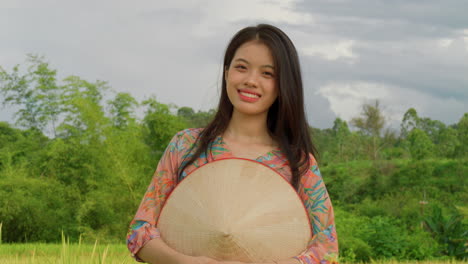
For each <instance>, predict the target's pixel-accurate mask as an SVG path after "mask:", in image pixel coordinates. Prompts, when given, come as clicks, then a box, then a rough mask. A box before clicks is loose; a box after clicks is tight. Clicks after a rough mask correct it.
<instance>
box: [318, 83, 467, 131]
mask: <svg viewBox="0 0 468 264" xmlns="http://www.w3.org/2000/svg"><path fill="white" fill-rule="evenodd" d="M317 94H318V95H321V96H323V97H325V98H327V100H328V101H329V103H330V108H331V110H332V111H333V112H334V113H335V114H336V115H337V116H338V117H340V118H342V119H344V120H347V121H350V120H351V119H352V118H353V117H357V116H359V115H360V113H361V109H362V105H363V104H365V103H367V104H368V103H371V104H372V103H373V102H375V100H378V101H379V102H380V105H381V107H382V112H383V114H384V116H385V117H386V118H387V122H388V124H389V125H390V126H391V127H392V128H394V129H398V128H399V125H400V122H401V120H402V118H403V114H404V113H405V112H406V111H407V110H408V109H409V108H411V107H413V108H415V109H416V111H417V112H418V114H419V116H423V117H431V118H432V119H436V120H445V121H446V122H447V123H448V124H453V123H456V122H458V120H459V119H460V117H461V115H460V116H454V115H451V113H454V112H458V113H463V111H464V109H466V103H465V102H463V101H461V100H459V99H457V98H453V97H452V98H440V97H434V96H432V95H430V94H425V93H421V92H420V91H416V90H411V89H408V88H403V87H395V86H389V85H386V84H382V83H370V82H350V83H329V84H327V85H324V86H322V87H320V88H319V90H318V91H317ZM448 116H449V118H448Z"/></svg>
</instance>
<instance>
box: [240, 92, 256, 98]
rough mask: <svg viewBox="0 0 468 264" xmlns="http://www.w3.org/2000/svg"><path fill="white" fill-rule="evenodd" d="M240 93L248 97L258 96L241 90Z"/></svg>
mask: <svg viewBox="0 0 468 264" xmlns="http://www.w3.org/2000/svg"><path fill="white" fill-rule="evenodd" d="M241 94H242V95H243V96H246V97H250V98H259V97H260V96H259V95H256V94H251V93H243V92H241Z"/></svg>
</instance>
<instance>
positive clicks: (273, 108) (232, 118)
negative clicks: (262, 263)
mask: <svg viewBox="0 0 468 264" xmlns="http://www.w3.org/2000/svg"><path fill="white" fill-rule="evenodd" d="M315 153H316V151H315V148H314V146H313V144H312V142H311V140H310V137H309V133H308V125H307V121H306V117H305V112H304V102H303V88H302V79H301V71H300V66H299V59H298V55H297V52H296V49H295V47H294V45H293V43H292V42H291V40H290V39H289V38H288V37H287V36H286V34H284V33H283V32H282V31H281V30H280V29H278V28H276V27H273V26H271V25H265V24H261V25H258V26H256V27H247V28H244V29H242V30H240V31H239V32H238V33H237V34H236V35H235V36H234V37H233V39H232V40H231V42H230V43H229V45H228V47H227V50H226V53H225V56H224V78H223V81H222V91H221V98H220V102H219V105H218V112H217V113H216V115H215V118H214V120H213V121H212V122H211V123H210V124H209V125H208V126H207V127H206V128H205V129H187V130H184V131H181V132H179V133H177V135H176V136H175V137H174V138H173V139H172V141H171V142H170V143H169V146H168V148H167V149H166V151H165V154H164V156H163V157H162V158H161V160H160V162H159V164H158V168H157V170H156V172H155V175H154V177H153V180H152V182H151V184H150V186H149V188H148V190H147V192H146V194H145V196H144V198H143V201H142V203H141V204H140V207H139V209H138V211H137V214H136V216H135V218H134V220H133V221H132V223H131V227H130V230H129V234H128V240H127V244H128V247H129V249H130V251H131V252H132V254H133V255H134V256H135V257H136V258H137V260H140V261H141V260H144V261H146V262H149V263H166V264H170V263H194V264H195V263H197V264H198V263H200V264H202V263H203V264H205V263H206V264H208V263H210V264H211V263H213V264H216V263H219V264H220V263H239V262H232V261H217V260H214V259H210V258H208V257H192V256H187V255H183V254H181V253H179V252H176V251H175V250H173V249H172V248H170V247H168V246H167V245H166V244H165V243H164V241H163V240H162V239H161V238H160V235H159V230H158V229H157V228H156V222H157V219H158V217H159V213H160V211H161V207H162V205H163V204H164V202H165V200H166V198H167V195H168V194H169V193H170V192H171V191H172V190H173V189H174V187H175V186H176V184H177V182H179V181H180V180H181V179H182V178H184V177H185V176H186V175H187V174H188V173H190V172H191V171H193V170H194V169H195V168H197V167H199V166H201V165H203V164H205V163H207V162H210V161H213V160H217V159H221V158H227V157H239V158H247V159H253V160H257V161H259V162H261V163H264V164H267V165H268V166H270V167H272V168H273V169H275V170H276V171H277V172H278V173H279V174H281V175H282V176H283V177H284V178H285V179H286V180H288V181H289V182H290V183H291V185H292V186H293V187H294V188H295V189H296V190H297V192H298V194H299V197H300V198H301V199H302V201H303V203H304V204H305V207H306V208H307V210H308V213H309V217H310V219H311V226H312V228H313V230H312V234H313V237H312V239H311V241H310V242H309V245H308V249H307V250H306V251H305V252H303V253H302V254H301V255H299V256H296V257H294V258H291V259H286V260H281V261H276V262H275V263H280V264H288V263H291V264H293V263H296V264H297V263H319V262H320V263H334V262H336V261H337V256H338V242H337V237H336V230H335V225H334V215H333V208H332V204H331V201H330V199H329V196H328V193H327V191H326V189H325V185H324V183H323V181H322V178H321V176H320V172H319V170H318V168H317V163H316V161H315V159H314V154H315Z"/></svg>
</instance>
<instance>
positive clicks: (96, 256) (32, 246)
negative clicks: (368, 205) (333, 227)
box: [0, 223, 467, 264]
mask: <svg viewBox="0 0 468 264" xmlns="http://www.w3.org/2000/svg"><path fill="white" fill-rule="evenodd" d="M0 238H1V223H0ZM48 263H53V264H85V263H86V264H105V263H109V264H125V263H137V262H135V260H133V258H131V257H130V254H129V252H128V250H127V247H126V245H124V244H107V245H103V244H100V243H99V242H98V241H96V242H95V243H94V244H86V243H81V241H79V242H78V243H70V242H69V241H68V240H67V239H66V238H65V237H64V236H63V235H62V243H61V244H46V243H24V244H6V243H2V241H1V240H0V264H48ZM372 263H375V264H380V263H382V264H404V263H408V264H409V263H415V264H416V263H417V264H458V263H467V262H460V261H421V262H416V261H412V262H397V261H372Z"/></svg>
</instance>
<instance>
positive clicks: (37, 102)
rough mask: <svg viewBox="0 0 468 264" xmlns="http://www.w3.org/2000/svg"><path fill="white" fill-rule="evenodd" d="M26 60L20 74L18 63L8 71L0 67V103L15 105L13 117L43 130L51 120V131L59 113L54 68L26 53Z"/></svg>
mask: <svg viewBox="0 0 468 264" xmlns="http://www.w3.org/2000/svg"><path fill="white" fill-rule="evenodd" d="M27 63H28V64H30V66H29V67H28V70H27V72H26V73H24V74H22V73H21V71H20V68H19V65H17V66H15V67H14V68H13V70H12V72H11V73H8V72H7V71H5V70H4V69H3V68H0V92H1V93H2V94H3V95H4V97H5V98H4V101H3V104H4V105H7V104H10V105H17V106H18V107H19V110H18V111H17V112H16V113H15V117H16V123H17V124H19V125H20V126H22V127H25V128H35V129H38V130H42V131H44V129H45V128H46V127H47V125H48V124H49V122H51V123H52V128H53V133H54V135H55V127H56V124H55V123H56V122H57V120H58V116H59V114H60V108H59V106H60V103H59V95H58V94H59V92H60V87H59V86H57V83H56V75H57V71H56V70H52V69H50V67H49V64H48V63H47V62H45V61H44V58H42V57H38V56H34V55H29V56H28V59H27Z"/></svg>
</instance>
